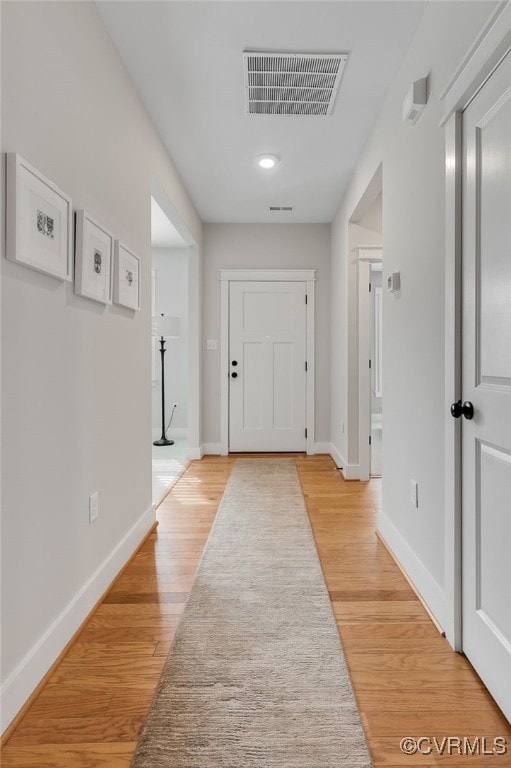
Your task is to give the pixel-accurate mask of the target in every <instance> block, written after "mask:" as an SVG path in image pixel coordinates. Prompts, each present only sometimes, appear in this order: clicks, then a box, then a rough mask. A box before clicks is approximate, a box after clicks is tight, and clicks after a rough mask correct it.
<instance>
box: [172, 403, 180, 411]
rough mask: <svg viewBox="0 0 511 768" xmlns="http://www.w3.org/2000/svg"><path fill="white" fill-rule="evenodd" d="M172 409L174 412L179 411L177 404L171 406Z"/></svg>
mask: <svg viewBox="0 0 511 768" xmlns="http://www.w3.org/2000/svg"><path fill="white" fill-rule="evenodd" d="M172 408H173V409H174V410H175V411H177V410H179V403H174V405H173V406H172Z"/></svg>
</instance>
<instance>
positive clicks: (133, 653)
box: [1, 456, 511, 768]
mask: <svg viewBox="0 0 511 768" xmlns="http://www.w3.org/2000/svg"><path fill="white" fill-rule="evenodd" d="M294 458H295V460H296V465H297V468H298V471H299V475H300V480H301V483H302V489H303V492H304V495H305V499H306V502H307V508H308V511H309V515H310V519H311V523H312V527H313V532H314V536H315V539H316V543H317V547H318V551H319V555H320V559H321V563H322V566H323V571H324V574H325V579H326V583H327V586H328V589H329V592H330V596H331V600H332V605H333V609H334V612H335V616H336V618H337V622H338V626H339V630H340V634H341V637H342V641H343V644H344V647H345V652H346V657H347V660H348V666H349V670H350V674H351V677H352V681H353V685H354V688H355V693H356V697H357V701H358V704H359V707H360V711H361V717H362V722H363V724H364V728H365V731H366V735H367V738H368V742H369V746H370V749H371V753H372V757H373V760H374V765H375V768H397V766H415V765H421V766H436V765H446V764H447V765H449V766H452V767H453V768H455V767H456V768H458V767H459V768H461V766H467V768H469V767H470V766H472V767H474V766H477V768H486V766H487V767H488V768H494V767H495V768H497V767H498V768H509V767H510V766H511V754H509V753H510V752H511V729H510V728H509V725H508V724H507V723H506V721H505V719H504V717H503V716H502V714H501V713H500V711H499V710H498V708H497V706H496V705H495V703H494V702H493V700H492V698H491V697H490V695H489V694H488V692H487V691H486V689H485V688H484V686H483V685H482V683H481V682H480V680H479V678H478V677H477V675H476V674H475V672H474V671H473V669H472V667H471V666H470V664H469V663H468V661H467V660H466V659H465V658H464V657H463V656H459V655H457V654H454V653H453V652H452V651H451V649H450V647H449V645H448V643H447V641H446V640H445V639H444V638H443V637H442V636H441V635H440V634H439V632H438V631H437V629H436V628H435V626H434V625H433V624H432V622H431V621H430V619H429V618H428V616H427V614H426V612H425V611H424V609H423V607H422V605H421V604H420V602H419V600H418V599H417V597H416V596H415V594H414V592H413V591H412V589H411V588H410V586H409V585H408V584H407V582H406V580H405V579H404V577H403V575H402V574H401V572H400V571H399V569H398V568H397V566H396V565H395V563H394V562H393V560H392V558H391V557H390V555H389V553H388V552H387V551H386V549H385V548H384V546H383V545H382V544H381V543H380V542H379V541H378V539H377V538H376V536H375V523H376V513H377V510H378V508H379V504H380V481H379V480H373V481H371V482H369V483H358V482H350V483H348V482H345V481H344V480H343V479H342V477H341V476H340V474H339V472H338V471H337V470H336V469H335V467H334V464H333V462H332V461H331V459H330V458H329V457H327V456H315V457H306V456H296V457H294ZM234 460H235V457H232V456H231V457H225V458H222V457H208V458H206V459H203V460H202V461H200V462H193V463H192V464H191V465H190V466H189V468H188V469H187V471H186V472H185V474H184V475H183V477H182V478H181V479H180V480H179V482H178V483H177V485H176V486H174V488H173V489H172V491H171V493H170V494H169V496H168V497H167V498H166V500H165V501H164V503H163V504H162V505H161V506H160V508H159V510H158V518H159V520H160V524H159V527H158V529H157V531H156V532H155V533H153V534H152V535H151V536H150V537H149V538H148V539H147V541H146V542H145V543H144V545H143V546H142V548H141V549H140V551H139V552H138V554H137V555H136V556H135V557H134V559H133V560H132V561H131V563H130V564H129V566H128V568H127V569H126V570H125V571H124V573H123V574H122V575H121V576H120V577H119V578H118V579H117V581H116V582H115V584H114V585H113V587H112V589H111V590H110V592H109V594H108V595H107V596H106V598H105V599H104V601H103V602H102V604H101V605H100V607H99V608H98V609H97V610H96V612H95V613H94V615H93V616H92V617H91V619H90V621H89V622H88V624H87V625H86V626H85V627H84V629H83V631H82V632H81V634H80V635H79V636H78V638H77V639H76V641H75V642H74V643H73V645H72V647H71V648H70V649H69V652H68V653H67V655H66V657H65V658H64V660H63V661H62V662H61V664H60V665H59V667H58V668H57V669H56V671H55V672H54V674H53V675H52V676H51V677H50V679H49V680H48V682H47V683H46V685H45V686H44V688H43V690H42V692H41V693H40V695H39V696H38V698H37V699H36V700H35V701H34V703H33V705H32V706H31V708H30V709H29V710H28V712H27V713H26V715H25V716H24V718H23V719H22V720H21V721H20V723H19V725H18V726H17V728H16V729H15V730H14V732H13V734H12V736H11V737H10V739H9V741H8V742H7V744H6V746H5V747H4V749H3V750H2V753H1V765H2V766H4V767H5V768H127V766H129V763H130V758H131V755H132V753H133V750H134V748H135V744H136V740H137V736H138V734H139V732H140V729H141V727H142V723H143V721H144V717H145V715H146V712H147V709H148V707H149V704H150V701H151V697H152V695H153V692H154V689H155V686H156V684H157V681H158V678H159V675H160V672H161V669H162V666H163V664H164V662H165V658H166V655H167V653H168V651H169V648H170V644H171V641H172V637H173V634H174V631H175V627H176V625H177V622H178V621H179V616H180V614H181V612H182V611H183V608H184V605H185V602H186V598H187V594H188V592H189V590H190V587H191V585H192V583H193V578H194V572H195V569H196V567H197V564H198V561H199V559H200V556H201V553H202V550H203V547H204V544H205V543H206V540H207V537H208V533H209V530H210V527H211V523H212V521H213V519H214V516H215V512H216V510H217V508H218V505H219V502H220V500H221V497H222V494H223V491H224V488H225V485H226V482H227V480H228V477H229V474H230V470H231V467H232V464H233V462H234ZM405 736H413V737H419V736H427V737H430V738H433V737H437V738H438V739H439V740H441V739H442V738H443V737H444V736H455V737H464V736H467V737H470V738H471V739H473V738H474V737H476V736H481V737H482V736H485V737H486V738H487V744H488V745H490V746H491V745H492V740H493V738H494V737H495V736H501V737H504V738H506V739H507V743H508V745H509V747H508V754H507V755H504V756H496V755H485V756H473V757H470V756H460V755H458V754H452V755H448V754H446V753H445V752H444V754H443V755H442V756H439V755H437V754H435V753H434V751H433V752H432V754H431V755H429V756H423V755H421V754H418V755H415V756H406V755H404V754H403V753H402V752H401V751H400V748H399V742H400V740H401V739H402V738H403V737H405ZM211 768H214V766H211ZM282 768H285V766H283V767H282ZM304 768H313V766H304ZM318 768H321V766H318Z"/></svg>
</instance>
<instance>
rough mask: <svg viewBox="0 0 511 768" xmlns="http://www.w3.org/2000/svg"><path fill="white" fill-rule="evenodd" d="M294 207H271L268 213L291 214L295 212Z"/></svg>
mask: <svg viewBox="0 0 511 768" xmlns="http://www.w3.org/2000/svg"><path fill="white" fill-rule="evenodd" d="M294 209H295V206H294V205H269V206H268V211H269V212H270V213H291V212H292V211H294Z"/></svg>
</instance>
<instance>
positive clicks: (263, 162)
mask: <svg viewBox="0 0 511 768" xmlns="http://www.w3.org/2000/svg"><path fill="white" fill-rule="evenodd" d="M257 162H258V164H259V165H260V166H261V168H275V166H276V165H278V163H279V162H280V157H277V155H259V157H258V158H257Z"/></svg>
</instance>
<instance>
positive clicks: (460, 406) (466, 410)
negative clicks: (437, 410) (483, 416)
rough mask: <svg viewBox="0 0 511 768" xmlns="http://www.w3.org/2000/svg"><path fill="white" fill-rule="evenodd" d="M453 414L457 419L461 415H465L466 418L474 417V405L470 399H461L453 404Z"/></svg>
mask: <svg viewBox="0 0 511 768" xmlns="http://www.w3.org/2000/svg"><path fill="white" fill-rule="evenodd" d="M451 416H452V417H453V418H455V419H459V418H460V416H464V417H465V418H466V419H469V420H470V419H472V418H473V417H474V406H473V405H472V403H471V402H469V401H468V400H465V402H464V403H462V402H461V400H458V402H456V403H453V404H452V405H451Z"/></svg>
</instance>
